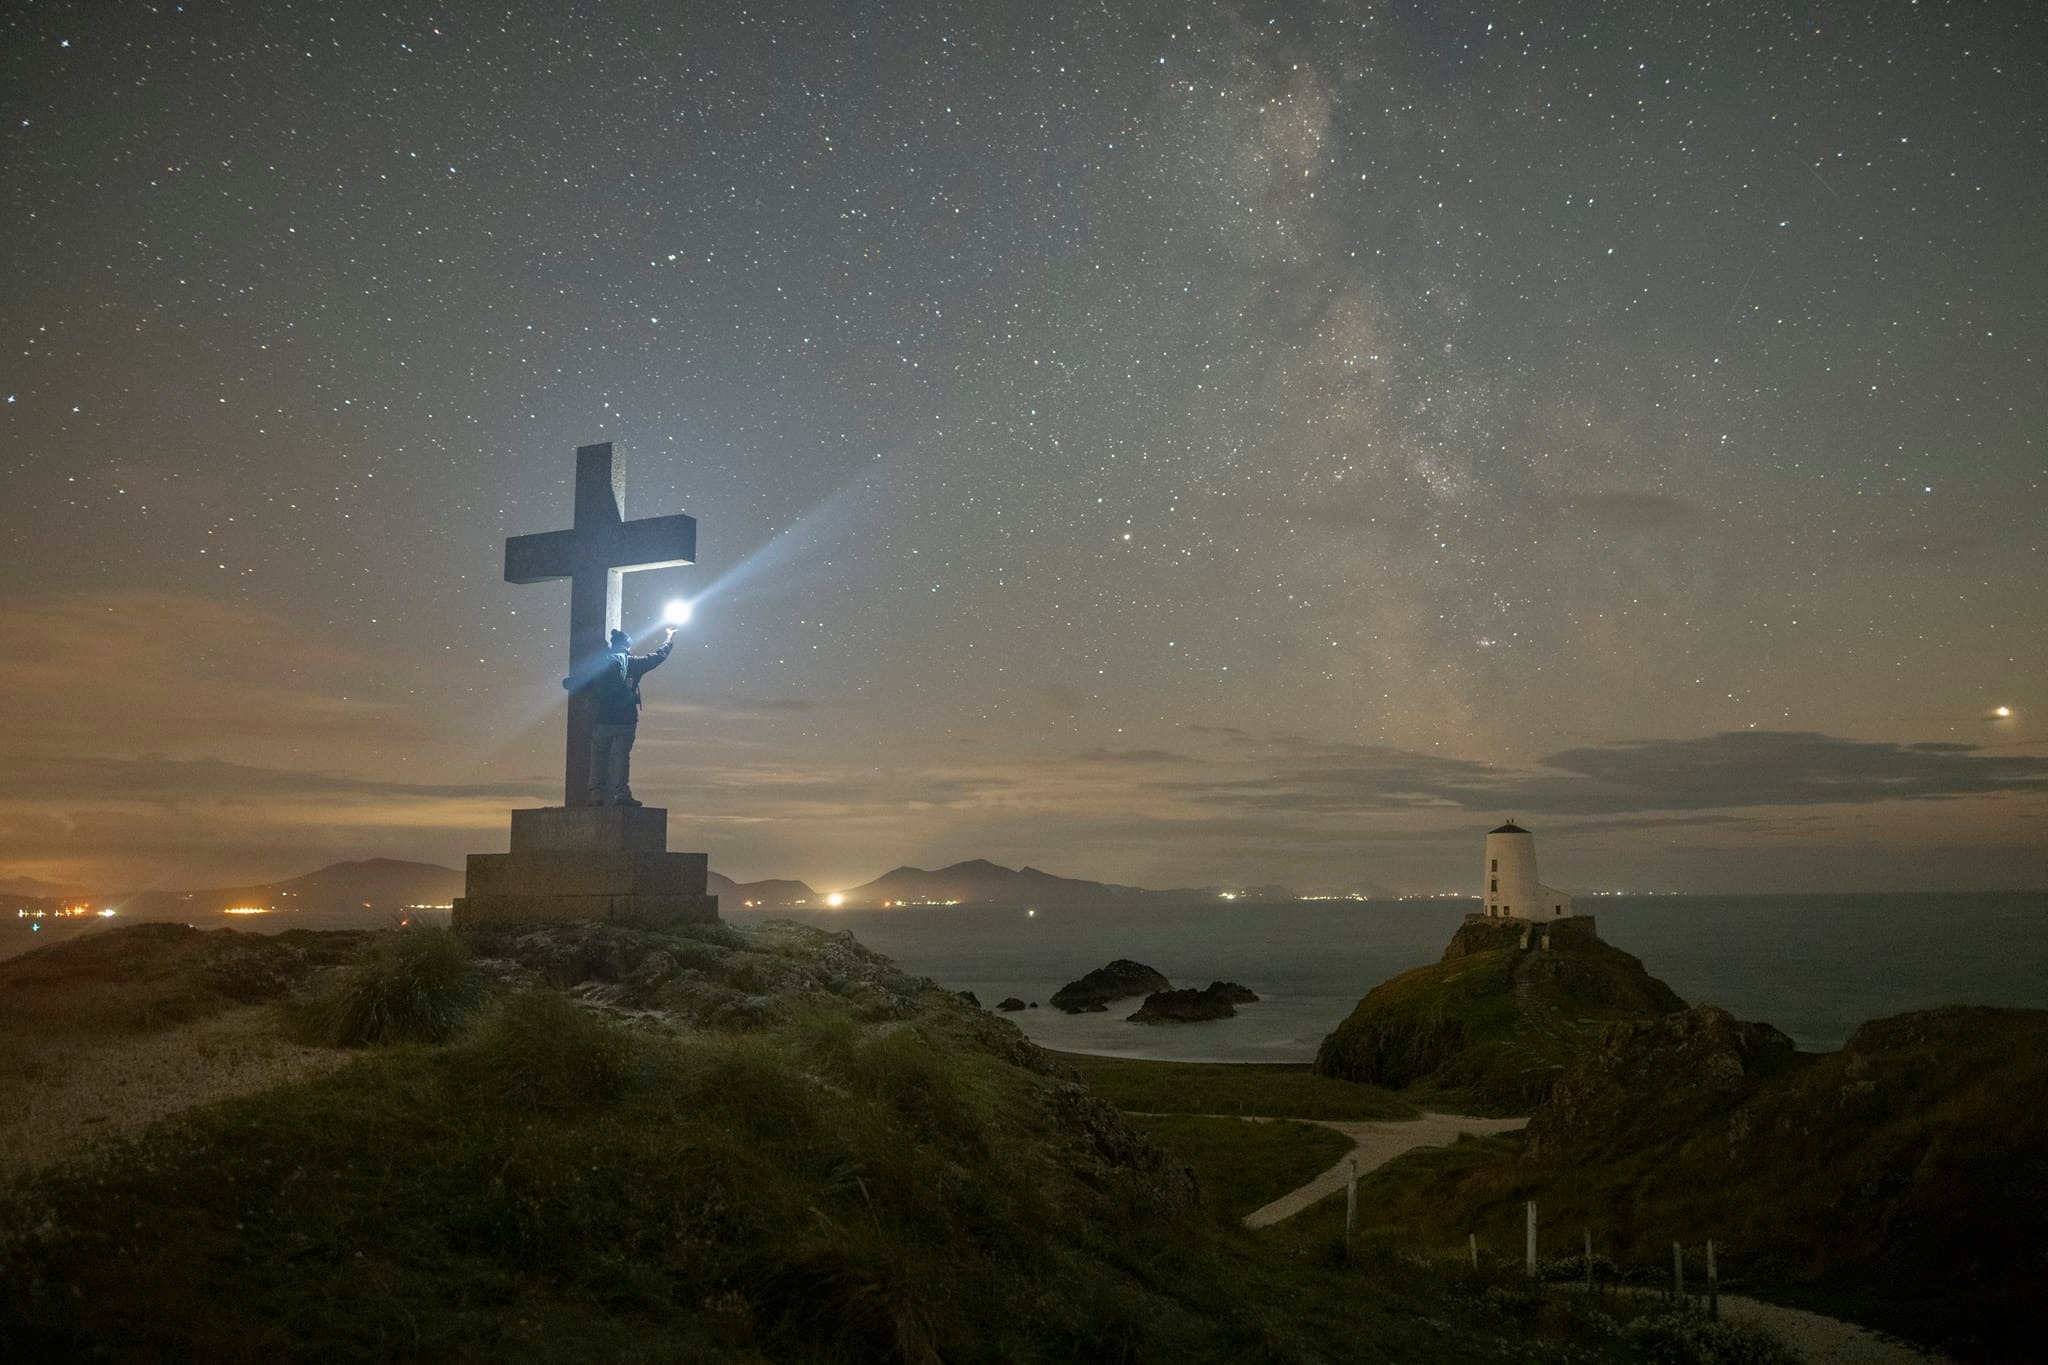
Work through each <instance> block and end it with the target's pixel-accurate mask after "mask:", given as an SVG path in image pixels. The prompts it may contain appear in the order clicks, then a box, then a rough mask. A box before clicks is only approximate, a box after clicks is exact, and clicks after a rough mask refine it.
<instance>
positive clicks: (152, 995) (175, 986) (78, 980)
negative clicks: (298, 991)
mask: <svg viewBox="0 0 2048 1365" xmlns="http://www.w3.org/2000/svg"><path fill="white" fill-rule="evenodd" d="M368 937H369V935H366V934H362V933H329V934H323V933H309V932H307V931H304V930H293V931H291V932H288V933H282V934H243V933H236V932H234V931H233V930H231V929H215V930H211V931H207V930H200V929H194V928H192V927H191V926H190V925H185V924H133V925H124V926H123V927H121V928H119V929H112V930H108V931H106V932H104V933H98V934H93V935H90V936H88V937H86V938H80V939H73V940H71V941H70V942H68V943H58V944H53V945H51V946H50V947H48V948H44V949H41V950H39V951H36V952H33V953H28V954H25V955H23V956H21V957H17V958H10V959H8V960H7V961H5V962H0V1036H8V1037H28V1036H34V1035H35V1034H37V1033H49V1034H65V1035H78V1034H119V1033H147V1032H154V1031H158V1030H162V1029H168V1028H175V1027H177V1026H178V1025H180V1024H185V1023H190V1022H191V1021H193V1020H195V1019H203V1018H205V1017H206V1016H208V1015H211V1014H218V1013H219V1012H221V1011H222V1010H225V1009H231V1008H233V1007H234V1006H236V1005H246V1004H253V1003H256V1002H258V1001H266V1000H276V999H279V998H281V997H283V996H284V995H285V994H286V993H287V992H289V991H290V990H292V989H293V988H294V987H295V986H298V985H300V984H301V983H303V982H304V981H305V980H306V979H307V978H308V977H309V976H311V975H312V974H313V973H315V972H316V971H318V970H319V969H320V968H322V967H331V966H334V965H337V964H339V963H343V962H347V961H349V960H350V959H351V958H352V957H353V956H354V955H355V954H356V953H357V952H358V951H359V950H360V949H361V947H362V945H363V944H364V942H365V941H366V940H367V939H368Z"/></svg>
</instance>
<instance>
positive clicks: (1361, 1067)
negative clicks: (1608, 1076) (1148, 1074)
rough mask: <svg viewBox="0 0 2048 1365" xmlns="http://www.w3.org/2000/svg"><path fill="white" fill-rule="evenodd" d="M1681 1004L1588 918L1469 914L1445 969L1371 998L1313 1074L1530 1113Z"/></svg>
mask: <svg viewBox="0 0 2048 1365" xmlns="http://www.w3.org/2000/svg"><path fill="white" fill-rule="evenodd" d="M1546 941H1547V943H1548V946H1547V947H1546V946H1544V945H1545V943H1546ZM1525 943H1526V945H1527V946H1524V944H1525ZM1684 1007H1685V1002H1684V1001H1683V1000H1681V999H1679V997H1678V995H1677V993H1676V992H1674V991H1673V990H1672V989H1671V988H1670V987H1669V986H1666V985H1665V984H1664V983H1663V982H1661V981H1659V980H1657V979H1656V978H1655V977H1653V976H1651V975H1650V974H1649V972H1648V971H1647V970H1645V969H1644V967H1643V964H1642V963H1641V962H1640V961H1638V960H1637V959H1636V958H1634V957H1632V956H1630V955H1629V954H1628V953H1625V952H1623V951H1621V950H1620V949H1619V948H1615V947H1613V946H1612V945H1610V944H1608V943H1605V942H1603V941H1602V940H1601V939H1600V938H1599V936H1598V932H1597V930H1596V928H1595V925H1594V922H1593V920H1592V918H1591V917H1589V916H1578V917H1573V918H1567V919H1562V920H1558V921H1554V922H1551V923H1541V922H1538V923H1534V924H1531V923H1528V922H1525V921H1517V920H1488V919H1483V918H1481V917H1479V916H1468V917H1467V918H1466V920H1465V922H1464V923H1463V924H1462V925H1460V926H1459V928H1458V930H1457V932H1456V933H1455V934H1454V935H1453V936H1452V938H1451V942H1450V944H1449V946H1448V947H1446V948H1445V949H1444V954H1443V957H1442V958H1441V959H1440V960H1438V961H1436V962H1434V963H1431V964H1429V965H1428V966H1426V967H1418V968H1416V969H1415V970H1413V971H1409V972H1404V973H1402V974H1401V975H1400V976H1397V977H1394V978H1393V979H1392V980H1390V981H1386V982H1383V983H1381V984H1380V985H1378V986H1375V987H1374V988H1373V989H1372V990H1371V991H1369V992H1368V993H1367V994H1366V996H1365V998H1364V999H1362V1000H1360V1001H1359V1002H1358V1005H1357V1007H1356V1008H1355V1009H1353V1010H1352V1012H1351V1014H1350V1016H1349V1017H1348V1018H1347V1019H1345V1020H1344V1022H1343V1023H1341V1024H1339V1025H1338V1026H1337V1028H1336V1029H1335V1031H1333V1032H1332V1033H1331V1034H1329V1036H1327V1037H1326V1038H1324V1039H1323V1042H1322V1045H1321V1046H1320V1047H1319V1048H1318V1049H1317V1050H1316V1060H1315V1069H1316V1070H1317V1071H1318V1072H1319V1073H1321V1074H1322V1075H1325V1076H1334V1077H1337V1078H1339V1079H1342V1080H1352V1081H1364V1082H1367V1083H1370V1084H1373V1085H1383V1086H1386V1087H1388V1088H1390V1089H1396V1090H1399V1089H1405V1088H1407V1087H1410V1086H1414V1085H1418V1084H1421V1083H1424V1082H1427V1083H1428V1084H1429V1085H1430V1086H1431V1087H1432V1088H1434V1089H1439V1090H1447V1091H1456V1092H1460V1093H1461V1094H1462V1095H1463V1096H1464V1097H1465V1098H1466V1099H1467V1100H1468V1102H1470V1103H1471V1104H1473V1105H1476V1106H1478V1107H1480V1108H1482V1109H1485V1110H1487V1111H1490V1112H1499V1113H1527V1112H1529V1110H1530V1109H1531V1108H1532V1107H1533V1106H1535V1105H1536V1104H1537V1103H1539V1102H1540V1101H1541V1100H1542V1099H1543V1098H1544V1097H1545V1096H1546V1095H1548V1094H1549V1092H1550V1087H1551V1086H1552V1084H1554V1083H1555V1082H1556V1080H1557V1078H1558V1077H1559V1076H1560V1075H1562V1074H1563V1073H1564V1070H1565V1068H1566V1067H1567V1066H1569V1065H1570V1064H1571V1063H1572V1061H1573V1060H1575V1059H1576V1058H1577V1057H1578V1056H1579V1055H1580V1054H1581V1053H1582V1052H1583V1051H1584V1050H1585V1049H1587V1048H1588V1047H1590V1046H1592V1045H1593V1044H1594V1043H1595V1042H1596V1041H1597V1040H1598V1038H1599V1037H1600V1035H1601V1033H1602V1031H1603V1030H1604V1029H1605V1028H1606V1027H1607V1026H1609V1025H1611V1024H1616V1023H1628V1022H1635V1021H1640V1020H1649V1019H1654V1018H1658V1017H1661V1016H1663V1015H1665V1014H1669V1013H1671V1012H1672V1011H1674V1010H1679V1009H1683V1008H1684Z"/></svg>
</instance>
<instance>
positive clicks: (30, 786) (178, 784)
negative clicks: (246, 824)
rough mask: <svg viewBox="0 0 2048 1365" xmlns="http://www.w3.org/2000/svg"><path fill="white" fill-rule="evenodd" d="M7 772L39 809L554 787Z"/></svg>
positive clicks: (204, 764) (24, 767) (43, 762)
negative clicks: (45, 805)
mask: <svg viewBox="0 0 2048 1365" xmlns="http://www.w3.org/2000/svg"><path fill="white" fill-rule="evenodd" d="M8 767H9V769H10V771H12V772H13V773H14V774H15V775H16V776H17V778H18V780H19V781H20V782H21V783H22V784H23V789H24V790H27V791H32V792H34V793H35V794H36V797H37V799H38V800H39V801H42V802H45V803H62V802H67V801H92V802H128V801H135V802H150V803H169V804H173V805H191V804H195V803H200V802H218V801H226V802H266V803H267V802H271V801H275V800H277V799H279V798H287V799H300V800H320V799H331V798H346V797H378V798H390V797H399V798H410V799H415V800H420V801H435V800H441V799H446V798H451V797H452V798H462V799H468V798H478V799H483V798H489V799H492V800H498V801H510V800H521V799H528V798H532V797H533V796H535V795H536V794H537V793H541V792H545V791H546V790H547V789H548V788H549V786H550V785H551V783H552V782H553V779H538V778H536V779H533V780H530V781H522V782H475V783H426V782H396V781H390V780H380V779H375V778H363V777H351V776H348V775H346V774H343V773H331V772H313V771H294V770H291V769H285V768H261V767H256V766H253V765H250V764H246V763H229V762H225V761H223V760H220V759H211V758H202V759H178V758H167V757H165V756H164V755H162V754H145V755H143V756H142V757H140V758H126V759H124V758H58V757H51V756H48V755H32V756H27V757H17V758H11V759H10V760H9V761H8Z"/></svg>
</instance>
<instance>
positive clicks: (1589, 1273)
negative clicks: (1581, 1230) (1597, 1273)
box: [1585, 1228, 1593, 1294]
mask: <svg viewBox="0 0 2048 1365" xmlns="http://www.w3.org/2000/svg"><path fill="white" fill-rule="evenodd" d="M1585 1231H1586V1292H1587V1293H1588V1294H1590V1293H1592V1292H1593V1229H1591V1228H1587V1229H1586V1230H1585Z"/></svg>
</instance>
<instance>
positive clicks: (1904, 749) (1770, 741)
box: [1529, 730, 2048, 812]
mask: <svg viewBox="0 0 2048 1365" xmlns="http://www.w3.org/2000/svg"><path fill="white" fill-rule="evenodd" d="M1541 762H1542V764H1543V765H1544V766H1545V767H1548V768H1555V769H1559V770H1561V771H1563V772H1567V773H1571V774H1573V775H1575V777H1577V778H1579V779H1583V780H1584V781H1585V782H1586V783H1587V784H1588V785H1587V786H1586V787H1584V788H1578V789H1575V788H1573V787H1572V786H1570V785H1569V784H1566V783H1557V784H1540V785H1539V786H1538V788H1537V789H1536V790H1537V791H1540V792H1541V794H1542V795H1544V796H1546V797H1551V798H1553V799H1554V800H1555V802H1556V804H1554V805H1551V806H1548V807H1547V808H1548V809H1555V810H1569V809H1579V810H1587V811H1593V812H1612V811H1623V810H1644V809H1659V810H1704V809H1710V808H1714V807H1730V806H1806V805H1842V804H1862V803H1867V802H1872V801H1925V800H1939V799H1942V798H1947V797H1957V796H1980V795H1986V794H1991V793H2002V792H2032V793H2042V792H2048V757H2033V756H2008V755H2000V754H1993V753H1987V752H1985V751H1983V750H1982V749H1980V748H1978V747H1977V746H1975V745H1968V744H1950V743H1942V744H1894V743H1889V742H1886V741H1883V740H1854V739H1837V738H1834V737H1832V736H1829V735H1821V734H1814V733H1811V732H1808V731H1782V730H1781V731H1770V730H1737V731H1730V732H1727V733H1723V734H1718V735H1710V736H1708V737H1706V738H1703V739H1685V740H1671V739H1648V740H1621V741H1616V742H1614V743H1609V744H1600V745H1594V746H1590V747H1587V748H1581V749H1567V750H1564V751H1562V752H1559V753H1555V754H1550V755H1547V756H1545V757H1544V758H1543V759H1542V760H1541ZM1532 794H1533V793H1532ZM1529 809H1536V807H1534V806H1531V807H1529Z"/></svg>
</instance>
